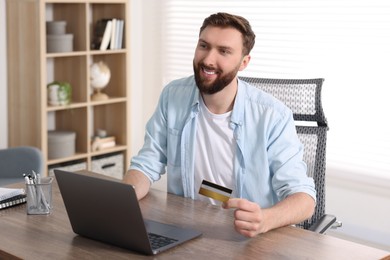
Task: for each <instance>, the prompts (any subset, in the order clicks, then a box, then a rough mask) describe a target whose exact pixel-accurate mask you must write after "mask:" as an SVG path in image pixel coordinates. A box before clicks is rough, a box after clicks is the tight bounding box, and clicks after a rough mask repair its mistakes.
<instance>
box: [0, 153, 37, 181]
mask: <svg viewBox="0 0 390 260" xmlns="http://www.w3.org/2000/svg"><path fill="white" fill-rule="evenodd" d="M43 167H44V166H43V156H42V153H41V151H40V150H39V149H38V148H35V147H30V146H19V147H11V148H6V149H1V150H0V187H2V186H5V185H8V184H12V183H16V182H22V181H24V178H23V173H25V174H31V173H32V171H35V172H36V173H43Z"/></svg>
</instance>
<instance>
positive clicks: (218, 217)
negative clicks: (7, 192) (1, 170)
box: [0, 182, 389, 260]
mask: <svg viewBox="0 0 390 260" xmlns="http://www.w3.org/2000/svg"><path fill="white" fill-rule="evenodd" d="M21 186H23V184H20V185H16V187H21ZM53 200H54V201H53V203H54V204H53V206H54V209H53V211H52V213H51V214H50V215H44V216H37V215H27V214H26V205H25V204H23V205H19V206H16V207H12V208H8V209H4V210H0V259H3V258H6V257H7V258H11V259H12V258H15V259H17V258H23V259H130V258H131V259H144V258H145V259H147V258H156V259H191V260H192V259H278V260H279V259H381V258H384V257H386V256H389V252H386V251H382V250H379V249H375V248H371V247H367V246H364V245H360V244H356V243H352V242H349V241H345V240H341V239H338V238H335V237H331V236H327V235H321V234H316V233H313V232H310V231H306V230H302V229H299V228H294V227H284V228H279V229H276V230H273V231H270V232H268V233H266V234H261V235H258V236H257V237H255V238H252V239H248V238H244V237H242V236H241V235H239V234H237V233H236V232H235V231H234V229H233V226H232V222H233V217H232V215H233V211H231V210H224V209H222V208H220V207H218V206H212V205H209V204H206V203H204V202H200V201H193V200H191V199H187V198H182V197H178V196H175V195H172V194H166V193H164V192H161V191H156V190H151V192H150V193H149V194H148V195H147V197H145V198H144V199H143V200H142V201H141V202H140V204H141V208H142V212H143V214H144V216H145V217H146V218H149V219H152V220H157V221H161V222H165V223H169V224H175V225H181V226H185V227H190V228H193V229H197V230H200V231H202V232H203V236H201V237H199V238H196V239H194V240H192V241H190V242H187V243H185V244H183V245H181V246H179V247H176V248H173V249H171V250H168V251H166V252H164V253H161V254H159V255H157V256H151V257H149V256H144V255H140V254H138V253H136V252H132V251H129V250H126V249H122V248H118V247H115V246H111V245H108V244H104V243H101V242H97V241H94V240H90V239H87V238H84V237H81V236H78V235H76V234H74V233H73V231H72V229H71V226H70V223H69V220H68V216H67V213H66V210H65V207H64V204H63V201H62V197H61V194H60V192H59V189H58V186H57V184H56V182H54V186H53Z"/></svg>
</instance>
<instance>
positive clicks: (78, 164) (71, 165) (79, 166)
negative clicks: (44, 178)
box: [49, 161, 87, 176]
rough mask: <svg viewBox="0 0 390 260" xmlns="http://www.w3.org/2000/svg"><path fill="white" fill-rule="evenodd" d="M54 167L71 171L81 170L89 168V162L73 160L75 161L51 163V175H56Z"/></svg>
mask: <svg viewBox="0 0 390 260" xmlns="http://www.w3.org/2000/svg"><path fill="white" fill-rule="evenodd" d="M54 169H58V170H64V171H69V172H75V171H81V170H86V169H87V163H86V162H83V161H73V162H67V163H59V164H54V165H50V166H49V176H54Z"/></svg>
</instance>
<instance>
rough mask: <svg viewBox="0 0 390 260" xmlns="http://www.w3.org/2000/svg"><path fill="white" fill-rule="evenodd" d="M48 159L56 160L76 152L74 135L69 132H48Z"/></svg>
mask: <svg viewBox="0 0 390 260" xmlns="http://www.w3.org/2000/svg"><path fill="white" fill-rule="evenodd" d="M47 136H48V157H49V159H58V158H64V157H68V156H72V155H74V154H75V152H76V148H75V147H76V133H75V132H70V131H48V134H47Z"/></svg>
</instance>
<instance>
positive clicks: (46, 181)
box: [26, 177, 53, 215]
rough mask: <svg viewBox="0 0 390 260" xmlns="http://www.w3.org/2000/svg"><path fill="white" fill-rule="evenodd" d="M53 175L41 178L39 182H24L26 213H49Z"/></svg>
mask: <svg viewBox="0 0 390 260" xmlns="http://www.w3.org/2000/svg"><path fill="white" fill-rule="evenodd" d="M52 182H53V177H47V178H42V179H41V180H40V182H39V183H34V184H26V194H27V214H28V215H44V214H50V212H51V209H52Z"/></svg>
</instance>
